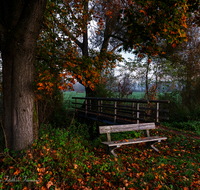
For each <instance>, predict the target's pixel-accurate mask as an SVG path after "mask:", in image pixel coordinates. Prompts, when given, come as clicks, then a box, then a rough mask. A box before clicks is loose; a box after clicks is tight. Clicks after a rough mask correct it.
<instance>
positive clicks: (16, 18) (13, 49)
mask: <svg viewBox="0 0 200 190" xmlns="http://www.w3.org/2000/svg"><path fill="white" fill-rule="evenodd" d="M0 3H1V4H0V12H1V13H0V50H1V52H2V59H3V103H4V129H5V134H6V140H7V144H8V147H7V148H9V149H12V150H15V151H17V150H22V149H26V148H27V147H28V146H29V145H31V144H32V143H33V140H34V138H36V136H37V134H34V133H33V131H35V133H37V129H34V127H36V126H37V124H36V122H37V121H36V120H35V119H34V88H33V82H34V73H35V63H36V60H35V51H36V40H37V37H38V35H39V30H40V25H41V22H42V19H43V14H44V10H45V7H46V0H37V1H35V0H15V1H14V0H13V1H4V2H2V1H1V2H0Z"/></svg>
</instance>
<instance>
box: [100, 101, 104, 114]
mask: <svg viewBox="0 0 200 190" xmlns="http://www.w3.org/2000/svg"><path fill="white" fill-rule="evenodd" d="M100 105H101V106H102V105H103V100H101V101H100ZM100 110H101V112H103V106H102V107H101V109H100Z"/></svg>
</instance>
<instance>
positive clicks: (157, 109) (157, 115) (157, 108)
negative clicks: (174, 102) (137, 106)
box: [155, 102, 159, 123]
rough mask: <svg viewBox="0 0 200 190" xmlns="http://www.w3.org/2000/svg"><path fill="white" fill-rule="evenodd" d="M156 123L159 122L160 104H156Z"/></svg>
mask: <svg viewBox="0 0 200 190" xmlns="http://www.w3.org/2000/svg"><path fill="white" fill-rule="evenodd" d="M155 121H156V123H158V122H159V102H156V118H155Z"/></svg>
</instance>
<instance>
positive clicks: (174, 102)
mask: <svg viewBox="0 0 200 190" xmlns="http://www.w3.org/2000/svg"><path fill="white" fill-rule="evenodd" d="M179 94H180V93H179V91H177V90H175V91H172V92H171V93H162V94H158V97H159V99H160V100H169V101H170V103H169V104H166V105H163V106H164V107H163V108H166V109H169V121H168V122H169V123H171V122H183V121H185V122H186V121H188V116H189V110H188V109H187V108H186V107H184V106H183V105H182V100H181V99H179V100H178V98H177V97H178V96H179Z"/></svg>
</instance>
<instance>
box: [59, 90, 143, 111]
mask: <svg viewBox="0 0 200 190" xmlns="http://www.w3.org/2000/svg"><path fill="white" fill-rule="evenodd" d="M144 94H145V92H133V93H132V95H129V96H128V98H133V99H140V98H143V97H144ZM85 96H86V93H77V92H63V97H64V105H65V107H66V108H72V105H74V104H72V102H75V100H74V99H72V97H83V98H85ZM116 96H117V93H116ZM69 101H70V106H69ZM77 102H78V103H83V102H84V100H77ZM80 106H81V105H79V107H80Z"/></svg>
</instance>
